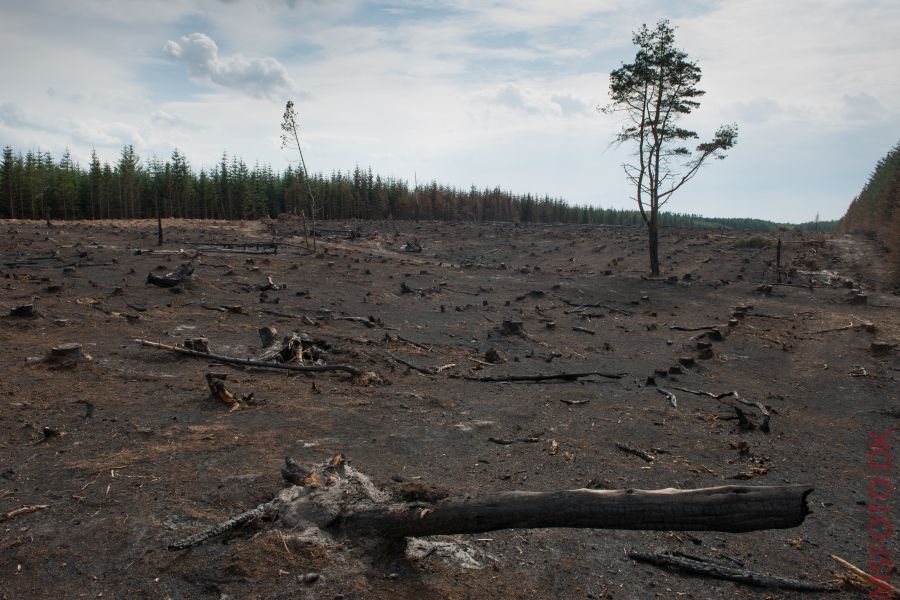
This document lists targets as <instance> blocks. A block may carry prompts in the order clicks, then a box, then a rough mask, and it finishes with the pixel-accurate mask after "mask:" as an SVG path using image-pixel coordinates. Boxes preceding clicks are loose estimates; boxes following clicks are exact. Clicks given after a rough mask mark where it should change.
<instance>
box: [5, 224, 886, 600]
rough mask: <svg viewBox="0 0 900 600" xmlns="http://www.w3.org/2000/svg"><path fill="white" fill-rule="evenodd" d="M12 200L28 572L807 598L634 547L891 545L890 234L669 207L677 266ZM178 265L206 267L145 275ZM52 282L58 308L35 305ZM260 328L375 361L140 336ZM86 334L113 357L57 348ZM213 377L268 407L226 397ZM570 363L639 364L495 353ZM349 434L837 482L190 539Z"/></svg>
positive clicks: (162, 592) (497, 462)
mask: <svg viewBox="0 0 900 600" xmlns="http://www.w3.org/2000/svg"><path fill="white" fill-rule="evenodd" d="M0 226H2V231H3V232H4V234H3V236H2V237H0V252H2V254H0V257H2V262H0V309H2V313H3V314H4V315H8V316H3V317H2V318H0V348H2V352H3V355H2V357H0V398H2V401H0V428H2V438H0V449H2V453H0V514H2V513H7V512H9V511H13V510H15V509H18V508H20V507H23V506H33V505H40V506H44V505H45V506H46V508H42V509H37V510H34V511H33V512H29V513H21V514H16V515H14V516H10V517H8V518H6V520H5V521H4V522H2V523H0V581H2V585H0V596H2V597H4V598H38V597H47V596H50V595H54V596H60V595H61V596H63V597H98V596H99V595H100V594H102V595H103V597H129V598H165V597H168V598H198V597H203V598H224V597H230V598H281V597H283V598H289V597H290V598H297V597H299V598H305V597H309V598H336V597H340V596H341V595H342V596H343V597H344V598H348V599H349V598H397V597H409V598H445V597H455V598H496V597H509V598H538V597H544V598H548V597H566V598H578V597H586V598H648V597H661V598H674V597H688V598H715V597H746V598H760V599H761V598H769V597H778V598H794V597H797V598H799V597H801V594H800V593H797V592H781V591H777V592H776V591H772V590H759V589H755V588H748V587H745V586H740V585H736V584H732V583H727V582H721V581H716V580H712V579H706V578H703V579H701V578H695V577H691V576H686V575H680V574H677V573H674V572H670V571H666V570H662V569H659V568H656V567H652V566H648V565H643V564H639V563H635V562H633V561H632V560H630V559H629V558H627V557H626V556H625V554H624V550H625V549H627V548H636V549H638V550H664V549H665V550H676V551H682V552H686V553H689V554H693V555H700V556H704V557H707V558H711V559H719V560H729V559H734V560H736V561H740V562H741V563H742V564H743V565H744V566H745V567H746V568H748V569H753V570H756V571H762V572H767V573H773V574H779V575H783V576H788V577H797V578H806V579H810V580H814V581H828V580H834V579H836V576H837V574H839V573H841V572H842V569H841V568H840V567H838V566H837V565H836V564H835V563H833V562H832V561H831V559H830V558H829V555H831V554H837V555H840V556H842V557H844V558H846V559H847V560H849V561H850V562H852V563H855V564H857V565H860V566H863V567H865V565H866V562H867V561H868V554H867V552H868V550H867V542H868V541H869V537H868V535H869V534H868V531H867V524H868V516H867V503H868V502H869V490H868V485H869V475H868V474H867V471H866V445H867V442H868V435H869V432H870V431H872V432H885V431H891V432H894V433H896V431H897V427H898V426H897V423H898V418H900V398H898V396H900V391H898V390H900V386H898V384H897V379H898V369H900V353H898V351H897V349H896V348H892V344H896V343H897V342H898V340H900V311H898V310H897V309H898V307H900V298H898V297H897V295H896V294H895V293H892V292H891V290H890V288H889V286H887V285H886V281H885V277H884V273H885V271H884V269H883V268H882V267H881V266H880V265H881V263H880V261H881V258H882V257H881V256H880V255H878V254H877V253H876V252H875V251H874V250H872V249H869V248H867V247H866V246H865V244H866V243H867V242H865V241H860V240H856V239H854V238H849V237H845V238H840V239H838V240H832V239H830V238H828V237H827V236H824V235H817V234H802V233H798V232H781V233H778V234H765V235H764V236H762V238H761V241H760V240H751V239H750V238H751V237H752V236H750V235H749V234H743V233H740V232H733V231H715V232H710V231H702V230H667V231H665V232H664V234H663V235H662V238H661V253H662V257H663V269H664V273H663V276H662V277H661V278H658V279H648V278H645V277H644V276H643V274H644V273H645V272H646V267H645V263H646V257H645V237H644V235H643V232H642V230H640V229H634V228H600V227H579V226H516V225H512V224H484V225H472V224H446V223H421V224H417V223H409V222H401V223H361V224H354V228H355V229H353V230H351V231H353V232H354V233H353V234H352V235H344V234H343V233H342V231H341V230H342V228H343V224H338V223H328V224H325V225H324V226H325V227H327V228H330V230H329V233H328V234H326V235H325V236H324V237H322V238H321V239H319V240H317V252H315V253H309V252H307V251H306V249H305V245H304V243H303V236H302V226H301V225H299V224H297V223H293V222H289V221H284V222H278V223H274V224H271V226H269V227H267V226H265V225H263V224H260V223H224V222H183V221H181V222H169V223H166V233H167V237H168V240H169V241H167V242H166V244H165V245H163V246H162V247H161V248H159V247H157V246H155V223H150V222H122V223H85V222H81V223H66V224H55V225H53V226H50V227H48V226H47V224H44V223H34V222H18V221H4V222H2V223H0ZM273 227H274V231H275V236H276V239H277V240H278V241H279V242H280V245H279V249H278V253H277V254H244V253H238V252H234V250H240V249H241V248H240V247H230V248H224V247H223V246H222V244H227V243H231V244H242V243H247V242H251V241H252V242H259V243H266V242H271V241H272V239H273V231H272V228H273ZM779 235H780V236H781V237H782V238H783V241H784V252H783V257H782V264H783V265H784V267H785V269H784V273H783V274H782V281H781V283H782V285H778V280H777V278H776V273H775V270H774V266H773V264H772V263H773V260H774V258H775V247H774V245H773V244H774V240H775V237H776V236H779ZM199 244H203V245H199ZM416 245H418V246H420V248H421V252H409V251H405V249H404V246H406V249H408V250H418V249H419V248H416ZM217 246H218V248H217ZM223 249H227V250H232V252H223V251H222V250H223ZM248 249H249V250H262V251H265V250H266V248H265V247H264V246H260V247H259V248H248ZM185 263H193V267H194V270H193V273H192V274H191V275H190V276H188V277H186V278H185V279H184V281H183V282H182V283H180V284H178V285H176V286H173V287H171V288H164V287H159V286H157V285H149V284H147V283H146V281H147V278H148V274H150V273H152V274H156V275H166V274H168V273H176V274H177V273H178V272H179V271H178V269H179V267H180V265H183V264H185ZM836 275H837V276H836ZM844 278H847V279H849V281H847V279H844ZM761 283H768V284H774V285H770V286H767V287H763V288H762V289H759V287H760V284H761ZM270 284H274V288H277V289H273V287H272V285H270ZM852 285H856V286H857V287H856V289H852V288H851V287H849V286H852ZM29 304H33V305H34V309H35V314H34V315H32V316H28V315H27V313H28V311H27V310H25V312H24V313H20V314H22V315H24V316H16V315H13V314H11V312H12V311H14V309H16V307H21V306H25V305H29ZM344 317H359V318H358V319H354V318H350V319H345V318H344ZM868 324H871V325H868ZM262 327H274V328H276V329H277V330H278V332H279V336H281V335H286V334H289V333H291V332H295V333H298V334H306V335H307V336H308V337H309V339H311V340H314V341H316V343H317V344H318V346H317V347H318V348H319V349H320V350H321V351H322V352H323V353H324V354H321V355H319V358H322V357H324V360H326V361H327V362H328V363H332V364H334V363H340V364H347V365H351V366H353V367H355V368H358V369H359V370H361V371H363V372H374V373H375V374H377V377H372V378H371V380H370V381H360V380H359V378H355V377H353V376H351V375H349V374H346V373H340V372H327V373H316V374H302V373H290V372H282V371H272V370H261V369H253V368H245V367H234V366H228V365H213V366H210V362H211V361H209V360H203V359H198V358H194V357H186V356H180V355H177V354H174V353H171V352H167V351H163V350H158V349H152V348H145V347H141V346H140V345H139V344H138V343H136V342H135V340H136V339H144V340H149V341H153V342H161V343H165V344H180V343H182V342H184V340H185V339H188V338H198V337H205V338H207V340H208V343H209V347H210V350H211V351H212V352H215V353H218V354H222V355H228V356H234V357H253V356H257V355H259V354H260V353H261V352H262V347H261V343H260V340H259V337H258V334H257V332H258V330H259V329H260V328H262ZM673 327H675V328H677V329H673ZM576 328H577V329H576ZM710 331H714V333H709V332H710ZM715 332H718V333H715ZM873 342H886V344H883V345H881V346H878V345H877V344H876V346H875V347H874V351H873V346H872V343H873ZM66 343H80V344H82V345H83V352H84V353H85V354H87V355H89V357H90V360H88V358H87V357H80V356H76V357H74V358H73V359H71V360H69V359H67V360H62V361H60V360H52V359H48V356H49V354H50V352H51V349H52V348H54V347H59V346H60V345H62V344H66ZM308 358H310V357H308ZM410 365H412V366H410ZM414 367H415V368H414ZM210 372H213V373H224V374H227V379H226V380H225V382H226V384H227V386H228V389H229V390H231V391H232V392H233V393H234V394H235V396H236V397H237V398H238V399H240V398H241V397H243V396H244V395H247V394H249V393H253V402H246V403H244V405H242V406H241V409H240V410H235V411H229V406H226V405H224V404H219V403H216V402H214V401H212V400H211V399H210V393H209V389H208V386H207V380H206V378H205V375H206V373H210ZM563 372H567V373H583V372H603V373H608V374H624V376H623V377H622V378H620V379H610V378H605V377H601V376H586V377H579V378H577V379H574V380H566V379H562V380H547V381H534V382H511V383H504V382H490V381H477V380H474V379H473V378H479V377H481V378H484V377H498V376H500V377H502V376H507V375H547V374H559V373H563ZM649 378H653V379H652V382H653V383H651V380H650V379H649ZM379 379H380V380H382V381H381V382H380V383H379ZM657 388H661V389H663V390H666V391H669V392H672V393H674V395H675V397H676V400H674V402H673V400H672V399H671V398H670V397H669V396H667V395H665V394H664V393H660V391H659V389H657ZM679 388H684V389H689V390H696V391H708V392H712V393H713V394H716V395H718V394H720V393H724V392H728V391H732V390H736V391H738V392H739V394H740V397H741V398H742V399H744V400H747V401H750V402H759V403H761V404H762V405H763V406H764V407H766V409H767V411H768V412H769V413H770V414H771V421H770V431H769V432H764V431H762V430H761V429H760V425H761V424H762V418H761V415H760V413H759V411H758V410H756V409H754V408H752V407H744V410H743V411H742V412H743V414H744V416H745V418H746V419H748V420H749V424H745V425H744V426H742V425H741V424H740V423H739V421H738V420H737V419H736V418H735V417H736V411H735V410H734V406H733V405H731V404H727V403H723V402H720V401H717V400H715V399H714V398H711V397H709V396H703V395H695V394H692V393H690V392H686V391H683V390H681V389H679ZM723 400H727V398H726V399H723ZM673 404H675V406H673ZM47 428H49V429H47ZM617 444H620V445H621V446H626V447H629V448H632V449H637V450H640V451H642V452H644V453H645V454H647V455H648V457H649V458H650V459H651V460H650V461H649V462H648V461H646V460H643V459H642V458H641V457H639V456H636V455H634V454H631V453H628V452H625V451H623V450H622V449H621V448H620V447H617ZM336 453H343V454H345V455H346V456H347V457H349V458H350V459H351V460H352V462H353V465H354V466H355V467H356V468H357V469H358V470H360V471H362V472H365V473H367V474H368V475H369V476H371V477H372V478H373V479H374V480H375V481H376V482H379V483H380V484H382V485H384V486H385V487H390V486H392V485H394V486H397V485H398V482H399V484H400V485H405V486H407V487H409V484H411V483H422V484H428V485H433V486H437V487H438V488H443V489H446V490H450V491H451V492H453V493H458V492H470V493H476V494H477V493H480V492H493V491H502V490H559V489H569V488H578V487H586V486H591V487H602V488H643V489H654V488H663V487H682V488H696V487H705V486H716V485H724V484H729V483H740V482H744V483H747V484H748V485H756V484H759V485H776V484H783V483H803V484H811V485H813V486H814V487H815V488H816V490H815V492H813V494H812V495H811V496H810V498H809V501H810V507H811V509H812V514H810V515H809V516H808V517H807V518H806V522H805V523H804V524H803V525H802V526H800V527H798V528H796V529H789V530H775V531H764V532H755V533H744V534H721V533H694V534H685V533H659V532H634V531H616V530H610V531H593V530H574V529H558V530H509V531H497V532H492V533H490V534H483V535H469V536H455V537H452V538H442V540H443V541H449V542H461V543H462V545H460V546H458V547H456V548H457V550H458V549H459V548H469V549H473V550H472V552H471V553H470V554H466V556H468V557H469V558H468V559H467V558H465V557H461V556H460V553H459V552H456V551H454V550H452V549H451V550H448V551H447V552H443V551H440V550H438V551H436V550H434V548H436V546H432V547H430V549H429V550H426V551H424V552H419V553H418V555H417V556H419V558H415V556H413V555H416V553H415V552H413V553H411V556H412V557H406V558H404V557H402V556H400V555H396V554H393V553H391V552H387V551H383V549H375V550H373V549H372V548H364V547H356V546H354V545H353V544H351V543H346V542H344V543H336V544H333V545H325V546H322V545H315V544H312V545H309V544H306V545H304V544H302V543H300V542H298V541H297V539H296V538H295V537H290V536H288V537H284V536H283V535H282V532H279V531H277V530H274V529H271V528H267V527H266V523H264V522H263V523H253V524H250V525H248V526H245V527H243V528H241V529H239V530H236V531H235V532H232V533H230V534H228V535H225V536H223V537H222V538H219V539H215V540H212V541H210V542H207V543H206V544H204V545H201V546H199V547H196V548H193V549H190V550H186V551H180V552H169V551H167V550H166V549H165V547H166V545H167V544H168V543H170V542H172V541H173V540H176V539H179V538H183V537H185V536H187V535H190V534H191V533H194V532H196V531H198V530H201V529H203V528H204V527H207V526H209V525H211V524H213V523H216V522H219V521H222V520H224V519H226V518H228V517H229V516H232V515H234V514H237V513H240V512H242V511H244V510H247V509H249V508H252V507H253V506H256V505H258V504H260V503H262V502H265V501H267V500H269V499H271V498H272V497H273V496H274V495H275V494H276V493H277V492H278V491H279V490H280V489H281V488H282V487H283V486H284V483H283V481H282V479H281V475H280V473H279V468H280V466H281V465H282V464H283V461H284V457H285V456H291V457H293V458H294V459H296V460H297V461H298V463H301V464H305V463H319V462H322V461H323V460H327V459H328V458H329V457H331V456H332V455H334V454H336ZM895 514H896V513H895ZM450 547H451V545H448V546H447V548H450ZM422 555H424V556H422ZM445 555H446V556H445ZM448 556H449V558H448ZM722 557H729V558H726V559H722ZM470 559H471V560H470ZM476 565H478V566H480V567H481V568H470V567H474V566H476ZM313 572H314V573H317V574H318V577H317V578H316V577H315V576H311V575H310V576H307V574H308V573H313ZM858 595H859V592H855V591H852V590H850V589H849V588H848V589H847V590H846V591H843V592H840V593H838V594H832V595H831V596H830V597H848V598H849V597H856V596H858Z"/></svg>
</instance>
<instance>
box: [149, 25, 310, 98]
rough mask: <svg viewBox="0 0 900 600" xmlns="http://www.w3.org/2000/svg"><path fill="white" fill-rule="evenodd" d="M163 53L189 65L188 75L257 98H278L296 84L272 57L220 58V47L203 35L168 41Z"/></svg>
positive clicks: (238, 54) (196, 34) (194, 34)
mask: <svg viewBox="0 0 900 600" xmlns="http://www.w3.org/2000/svg"><path fill="white" fill-rule="evenodd" d="M163 52H165V53H166V54H168V55H169V56H171V57H172V58H175V59H178V60H180V61H181V62H183V63H184V64H186V65H187V68H188V74H189V75H190V76H191V77H192V78H195V79H199V80H203V81H209V82H211V83H214V84H216V85H219V86H222V87H224V88H230V89H234V90H239V91H241V92H243V93H245V94H247V95H249V96H252V97H254V98H279V97H282V96H284V95H285V94H290V93H291V91H292V90H293V87H294V85H293V82H292V81H291V78H290V77H289V76H288V72H287V69H285V67H284V65H282V64H281V63H280V62H279V61H278V60H277V59H275V58H272V57H264V58H258V57H247V56H244V55H243V54H241V53H236V54H232V55H230V56H220V55H219V47H218V46H217V45H216V43H215V42H214V41H213V40H212V38H210V37H209V36H207V35H206V34H204V33H192V34H190V35H187V36H183V37H182V38H181V40H180V41H179V42H173V41H172V40H169V41H167V42H166V44H165V46H164V47H163Z"/></svg>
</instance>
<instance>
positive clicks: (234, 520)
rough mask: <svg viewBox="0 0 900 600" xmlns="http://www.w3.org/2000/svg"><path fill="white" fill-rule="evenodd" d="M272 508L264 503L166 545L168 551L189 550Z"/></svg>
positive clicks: (267, 503) (268, 503)
mask: <svg viewBox="0 0 900 600" xmlns="http://www.w3.org/2000/svg"><path fill="white" fill-rule="evenodd" d="M271 506H272V503H271V502H266V503H264V504H260V505H259V506H257V507H256V508H251V509H250V510H248V511H245V512H242V513H241V514H239V515H236V516H234V517H231V518H230V519H228V520H227V521H224V522H222V523H219V524H218V525H215V526H213V527H210V528H209V529H204V530H203V531H201V532H199V533H195V534H194V535H192V536H189V537H186V538H184V539H183V540H179V541H177V542H174V543H172V544H169V545H168V549H169V550H184V549H186V548H190V547H192V546H197V545H198V544H202V543H203V542H205V541H206V540H209V539H211V538H214V537H216V536H219V535H222V534H223V533H225V532H227V531H231V530H232V529H234V528H236V527H240V526H241V525H243V524H245V523H248V522H250V521H252V520H253V519H256V518H257V517H261V516H262V515H264V514H265V513H266V512H267V511H268V510H269V508H270V507H271Z"/></svg>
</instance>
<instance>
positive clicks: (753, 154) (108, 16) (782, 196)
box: [0, 0, 900, 222]
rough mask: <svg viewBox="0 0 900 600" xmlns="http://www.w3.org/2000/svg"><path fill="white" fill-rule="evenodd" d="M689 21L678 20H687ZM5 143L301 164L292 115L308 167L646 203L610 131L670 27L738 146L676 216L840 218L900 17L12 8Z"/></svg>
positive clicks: (756, 7)
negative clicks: (637, 65) (291, 145)
mask: <svg viewBox="0 0 900 600" xmlns="http://www.w3.org/2000/svg"><path fill="white" fill-rule="evenodd" d="M673 7H675V8H673ZM0 15H2V18H0V51H2V56H3V57H4V58H3V59H2V61H0V77H2V79H0V80H2V81H3V82H4V83H3V85H2V86H0V145H6V144H10V145H12V146H14V147H16V148H20V149H27V148H37V147H40V148H42V149H45V150H50V151H51V152H53V153H55V154H57V155H58V154H61V153H62V151H63V150H64V148H65V147H67V146H68V147H69V148H70V149H71V151H72V153H73V155H75V156H76V158H78V159H79V160H81V161H82V162H86V160H87V157H88V156H89V154H90V150H91V148H92V147H96V149H97V151H98V153H99V154H100V156H101V158H102V159H106V160H114V159H115V157H116V155H117V154H118V152H119V151H120V149H121V147H122V146H123V145H124V144H133V145H134V146H135V148H136V149H137V150H138V152H139V153H140V154H141V155H142V156H144V157H149V156H151V155H154V154H156V155H159V156H163V157H166V156H169V155H170V154H171V153H172V150H173V149H174V148H178V149H179V150H180V151H181V152H182V153H185V154H186V155H187V156H188V158H189V160H190V161H191V163H192V164H193V165H194V166H196V167H199V166H202V165H211V164H213V163H214V162H216V161H217V160H218V158H219V157H220V156H221V153H222V152H223V151H227V152H228V153H229V154H237V155H239V156H241V157H243V158H244V160H245V161H247V162H248V163H251V164H252V163H254V162H256V161H260V162H263V163H269V164H271V165H272V166H273V167H274V168H276V169H283V168H284V167H286V166H287V165H288V164H289V163H288V161H289V160H291V159H293V158H294V157H293V156H292V155H291V154H290V153H288V152H286V151H283V150H281V148H280V143H279V134H280V131H279V124H280V121H281V113H282V111H283V108H284V103H285V101H286V100H287V99H288V98H292V99H294V101H295V102H296V105H297V109H298V111H299V115H300V124H301V128H302V130H301V137H302V140H303V144H304V152H305V154H306V158H307V161H308V164H309V167H310V168H311V169H312V170H320V171H324V172H330V171H332V170H349V169H352V168H353V167H354V166H355V165H356V164H359V165H361V166H363V167H365V166H371V167H372V169H373V170H374V171H375V172H377V173H380V174H383V175H389V176H396V177H401V178H404V179H408V180H410V181H412V179H413V176H414V174H417V176H418V179H419V181H420V182H421V181H431V180H436V181H438V182H441V183H446V184H450V185H456V186H459V187H468V186H469V185H472V184H474V185H476V186H477V187H494V186H500V187H501V188H504V189H508V190H511V191H514V192H521V193H526V192H531V193H535V194H550V195H552V196H558V197H562V198H564V199H566V200H568V201H569V202H572V203H578V204H591V205H596V206H604V207H620V208H630V207H632V203H631V201H630V200H629V197H630V190H629V188H628V186H627V184H626V181H625V179H624V176H623V174H622V171H621V164H622V163H623V162H624V161H626V160H628V158H629V149H628V148H627V147H621V148H616V147H613V146H610V141H611V140H612V138H613V136H614V135H615V132H616V131H617V129H618V127H619V123H618V122H617V121H616V119H615V117H611V116H607V115H602V114H599V113H598V112H597V111H596V110H595V107H596V106H598V105H602V104H605V103H606V98H607V84H608V77H609V72H610V71H611V70H612V69H614V68H616V67H617V66H619V64H620V63H621V62H627V61H630V60H631V59H632V58H633V56H634V48H633V46H632V45H631V32H632V31H633V30H634V29H635V28H637V27H638V26H639V25H640V24H641V23H645V22H646V23H649V24H652V23H654V22H656V21H657V20H658V19H660V18H669V19H671V21H672V23H673V24H674V25H675V26H676V27H677V28H678V29H677V33H676V41H677V44H678V46H680V47H681V48H682V49H684V50H685V51H686V52H687V53H688V54H689V56H690V57H691V58H692V59H695V60H696V61H697V62H698V63H699V64H700V66H701V68H702V69H703V80H702V82H701V86H700V87H701V88H702V89H705V90H706V92H707V94H706V96H705V97H704V98H703V103H702V106H701V108H700V109H699V110H698V111H696V112H695V113H694V114H693V115H691V116H689V117H688V118H687V119H686V120H685V122H684V125H685V126H687V127H689V128H691V129H695V130H696V131H698V133H699V134H700V135H701V137H708V136H710V135H712V133H713V132H714V131H715V130H716V129H717V127H718V126H719V125H721V124H724V123H731V122H737V123H738V125H739V127H740V137H739V141H738V145H737V147H736V148H735V149H734V150H732V151H731V152H730V154H729V157H728V158H727V160H725V161H716V162H715V163H714V164H710V165H709V166H708V167H707V168H706V169H705V171H704V172H703V173H701V174H700V175H699V176H698V177H697V178H696V179H694V180H693V181H692V182H691V183H689V184H688V185H687V186H685V187H684V188H682V190H680V191H679V192H678V193H677V194H676V195H675V196H674V197H673V199H672V201H671V203H670V204H669V205H668V208H670V209H671V210H675V211H679V212H693V213H701V214H706V215H710V216H746V217H757V218H767V219H773V220H778V221H792V222H796V221H805V220H811V219H813V218H814V217H815V216H816V215H817V214H819V215H820V216H821V218H822V219H831V218H837V217H839V216H840V215H841V214H843V211H844V210H845V209H846V206H847V204H848V203H849V202H850V200H851V199H852V198H853V196H854V195H855V194H856V193H857V192H858V191H859V190H860V188H861V187H862V185H863V184H864V183H865V180H866V178H867V176H868V174H869V173H870V172H871V170H872V168H873V167H874V164H875V162H876V161H877V160H878V159H879V158H880V157H882V156H883V155H884V154H886V153H887V151H888V150H889V149H890V148H891V147H892V146H893V145H894V144H895V143H897V141H898V139H900V126H898V123H900V119H898V117H900V75H898V74H897V73H898V70H897V65H898V64H900V41H898V40H900V36H897V35H896V34H897V31H898V28H900V5H898V3H897V2H895V1H882V0H870V1H867V2H864V3H861V2H855V1H820V2H810V1H805V0H798V1H794V2H789V3H788V2H782V1H775V0H754V1H753V2H748V1H728V0H709V1H700V0H696V1H692V2H678V3H673V2H662V1H649V0H648V1H642V0H631V1H628V2H626V1H622V0H583V1H576V0H569V1H567V2H559V1H550V0H458V1H454V2H450V1H443V0H419V1H414V0H394V1H390V2H367V1H364V0H228V1H223V0H191V1H185V2H171V1H170V0H146V1H141V2H138V1H119V2H109V1H103V0H72V1H70V2H67V3H60V2H54V1H50V0H30V1H29V2H15V1H12V0H0Z"/></svg>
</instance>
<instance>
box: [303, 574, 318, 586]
mask: <svg viewBox="0 0 900 600" xmlns="http://www.w3.org/2000/svg"><path fill="white" fill-rule="evenodd" d="M318 580H319V574H318V573H316V572H315V571H310V572H309V573H305V574H304V575H303V583H305V584H306V585H310V584H313V583H315V582H317V581H318Z"/></svg>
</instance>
